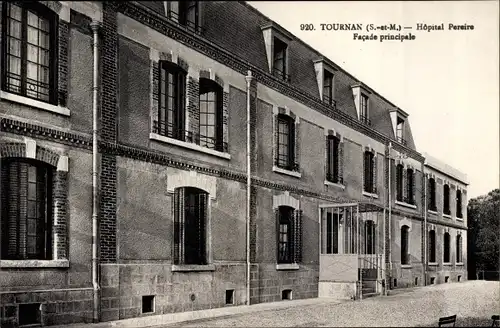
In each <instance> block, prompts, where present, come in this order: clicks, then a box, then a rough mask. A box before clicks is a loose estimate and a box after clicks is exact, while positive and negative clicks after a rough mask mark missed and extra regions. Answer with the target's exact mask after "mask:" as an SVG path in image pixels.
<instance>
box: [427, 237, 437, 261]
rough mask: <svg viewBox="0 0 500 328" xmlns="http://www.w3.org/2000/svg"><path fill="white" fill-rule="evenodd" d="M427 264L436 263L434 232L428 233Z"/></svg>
mask: <svg viewBox="0 0 500 328" xmlns="http://www.w3.org/2000/svg"><path fill="white" fill-rule="evenodd" d="M429 262H431V263H435V262H436V231H434V230H430V231H429Z"/></svg>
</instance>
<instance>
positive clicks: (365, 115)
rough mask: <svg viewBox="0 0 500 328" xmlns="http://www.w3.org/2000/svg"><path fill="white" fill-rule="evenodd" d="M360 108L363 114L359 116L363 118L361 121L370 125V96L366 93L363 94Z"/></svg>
mask: <svg viewBox="0 0 500 328" xmlns="http://www.w3.org/2000/svg"><path fill="white" fill-rule="evenodd" d="M360 108H361V114H360V116H359V118H360V119H361V122H363V123H365V124H368V125H371V121H370V119H369V116H368V114H369V113H368V97H367V96H366V95H364V94H361V104H360Z"/></svg>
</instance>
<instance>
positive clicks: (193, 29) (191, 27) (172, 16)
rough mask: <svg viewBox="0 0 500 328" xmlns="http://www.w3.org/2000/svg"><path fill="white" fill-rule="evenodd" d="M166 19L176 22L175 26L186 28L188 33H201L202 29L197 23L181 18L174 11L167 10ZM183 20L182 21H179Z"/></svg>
mask: <svg viewBox="0 0 500 328" xmlns="http://www.w3.org/2000/svg"><path fill="white" fill-rule="evenodd" d="M167 17H168V18H169V19H170V20H172V21H174V22H176V23H177V24H179V25H181V26H184V27H186V28H187V29H188V30H189V31H191V32H194V33H198V34H200V33H201V32H202V28H201V26H200V25H199V23H198V22H193V21H191V20H189V19H187V18H184V17H181V16H180V15H179V14H178V13H176V12H175V11H172V10H169V11H168V13H167ZM181 18H183V19H181Z"/></svg>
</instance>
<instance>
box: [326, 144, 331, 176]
mask: <svg viewBox="0 0 500 328" xmlns="http://www.w3.org/2000/svg"><path fill="white" fill-rule="evenodd" d="M325 147H326V148H325V154H326V161H325V177H326V180H330V176H331V175H330V172H331V171H332V170H331V167H330V165H331V157H332V156H331V149H330V138H329V136H328V135H327V136H325Z"/></svg>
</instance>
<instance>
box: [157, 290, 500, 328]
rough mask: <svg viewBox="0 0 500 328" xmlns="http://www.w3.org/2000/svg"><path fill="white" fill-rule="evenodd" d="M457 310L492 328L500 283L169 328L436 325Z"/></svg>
mask: <svg viewBox="0 0 500 328" xmlns="http://www.w3.org/2000/svg"><path fill="white" fill-rule="evenodd" d="M453 314H456V315H457V322H456V326H457V327H481V326H482V327H491V316H492V315H493V314H500V283H499V282H492V281H468V282H464V283H453V284H442V285H437V286H428V287H422V288H415V289H413V290H410V291H402V292H398V293H396V294H395V295H391V296H386V297H384V296H379V297H372V298H367V299H364V300H362V301H355V302H353V301H350V302H345V303H340V304H317V305H307V306H301V307H294V308H284V309H279V310H266V311H262V312H257V313H250V314H242V315H235V316H231V317H224V318H219V319H217V318H214V319H208V320H200V321H196V322H189V323H183V324H176V325H171V326H168V327H173V326H176V327H278V326H279V327H328V326H334V327H369V326H370V327H382V326H385V327H388V326H391V327H396V326H399V327H431V326H437V320H438V318H439V317H442V316H448V315H453ZM164 327H167V326H164Z"/></svg>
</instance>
